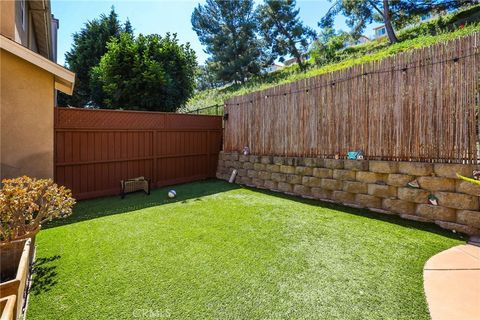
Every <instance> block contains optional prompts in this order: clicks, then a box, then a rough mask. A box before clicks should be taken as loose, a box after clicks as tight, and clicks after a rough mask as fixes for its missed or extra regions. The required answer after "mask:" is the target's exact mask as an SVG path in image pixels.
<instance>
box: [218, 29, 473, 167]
mask: <svg viewBox="0 0 480 320" xmlns="http://www.w3.org/2000/svg"><path fill="white" fill-rule="evenodd" d="M479 40H480V34H479V33H476V34H473V35H471V36H467V37H464V38H459V39H457V40H453V41H449V42H446V43H441V44H437V45H434V46H431V47H426V48H423V49H417V50H413V51H409V52H405V53H402V54H398V55H395V56H392V57H389V58H386V59H384V60H381V61H377V62H370V63H366V64H362V65H357V66H353V67H350V68H347V69H343V70H340V71H336V72H332V73H328V74H323V75H319V76H316V77H312V78H308V79H304V80H299V81H297V82H294V83H290V84H286V85H281V86H277V87H274V88H271V89H267V90H263V91H260V92H255V93H252V94H247V95H244V96H239V97H234V98H232V99H230V100H228V101H226V102H225V108H226V112H227V113H228V121H226V123H225V136H224V149H225V151H241V150H242V149H243V148H244V146H248V147H249V148H250V150H251V153H252V154H259V155H288V156H320V157H334V156H335V155H339V156H340V157H344V156H345V155H346V153H347V152H348V151H350V150H363V151H364V152H365V155H366V158H367V159H384V160H406V161H408V160H412V161H413V160H415V161H437V162H471V161H476V160H477V136H476V130H477V117H476V112H477V110H478V83H479V81H478V77H479V71H480V59H479V48H478V45H479Z"/></svg>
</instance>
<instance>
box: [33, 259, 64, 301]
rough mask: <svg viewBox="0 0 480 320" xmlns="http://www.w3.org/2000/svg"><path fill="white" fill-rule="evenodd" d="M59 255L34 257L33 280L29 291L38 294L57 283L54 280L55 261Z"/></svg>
mask: <svg viewBox="0 0 480 320" xmlns="http://www.w3.org/2000/svg"><path fill="white" fill-rule="evenodd" d="M59 259H60V256H59V255H54V256H51V257H48V258H36V259H35V262H34V263H33V266H32V275H33V282H32V286H31V287H30V293H33V294H34V295H39V294H40V293H42V292H46V291H49V290H50V289H51V288H52V287H53V286H54V285H56V284H57V280H55V278H56V276H57V271H56V270H57V265H56V264H57V263H58V262H57V263H55V261H57V260H59Z"/></svg>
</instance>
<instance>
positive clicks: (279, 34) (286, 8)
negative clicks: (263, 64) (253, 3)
mask: <svg viewBox="0 0 480 320" xmlns="http://www.w3.org/2000/svg"><path fill="white" fill-rule="evenodd" d="M299 12H300V10H299V9H297V8H296V1H295V0H266V1H265V2H264V4H261V5H259V6H258V8H257V20H258V24H259V29H260V34H261V35H262V37H263V38H264V40H265V43H267V44H268V45H269V46H270V52H271V54H272V55H273V58H274V59H276V58H278V57H280V60H281V61H282V60H283V59H284V57H285V56H286V55H291V56H293V57H295V58H296V60H297V63H298V66H299V67H300V69H301V70H305V68H306V64H305V62H304V61H303V55H304V53H306V52H307V49H308V46H309V44H310V43H311V41H312V40H314V39H315V36H316V34H315V31H313V30H312V29H310V28H309V27H307V26H305V25H304V24H303V23H302V21H301V20H300V18H299V16H298V13H299Z"/></svg>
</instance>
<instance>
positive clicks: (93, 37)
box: [59, 7, 133, 107]
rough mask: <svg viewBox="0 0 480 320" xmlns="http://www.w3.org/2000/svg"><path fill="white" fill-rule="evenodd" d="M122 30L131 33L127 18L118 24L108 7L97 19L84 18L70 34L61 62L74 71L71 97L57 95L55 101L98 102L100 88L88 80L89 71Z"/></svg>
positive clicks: (76, 104) (101, 97)
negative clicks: (80, 27) (74, 31)
mask: <svg viewBox="0 0 480 320" xmlns="http://www.w3.org/2000/svg"><path fill="white" fill-rule="evenodd" d="M122 32H129V33H133V29H132V26H131V24H130V22H129V21H127V23H126V24H125V26H122V24H121V23H120V21H119V19H118V15H117V13H116V12H115V9H114V8H113V7H112V9H111V11H110V13H109V14H108V15H105V14H102V15H100V17H99V18H98V19H94V20H92V21H88V22H87V23H85V25H84V27H83V28H82V29H81V30H80V31H79V32H77V33H75V34H73V45H72V48H71V49H70V51H68V52H67V53H66V54H65V62H66V64H67V67H68V68H69V69H70V70H72V71H73V72H75V74H76V79H75V88H74V92H73V95H72V96H71V97H69V96H66V95H59V104H66V103H68V104H71V105H74V106H77V107H82V106H85V105H87V104H92V103H93V104H95V105H97V106H101V105H102V101H103V92H102V89H101V88H99V87H96V86H95V85H92V84H91V83H90V76H91V75H90V73H91V70H92V68H93V67H95V66H96V65H97V64H98V63H99V62H100V58H101V57H102V56H103V55H104V54H105V52H107V43H108V42H109V41H110V40H111V39H112V38H119V36H120V34H121V33H122Z"/></svg>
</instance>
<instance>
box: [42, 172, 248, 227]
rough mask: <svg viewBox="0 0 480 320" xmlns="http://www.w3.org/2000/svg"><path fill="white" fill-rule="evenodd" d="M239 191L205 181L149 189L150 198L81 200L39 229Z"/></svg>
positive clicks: (222, 183) (129, 196)
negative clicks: (170, 194)
mask: <svg viewBox="0 0 480 320" xmlns="http://www.w3.org/2000/svg"><path fill="white" fill-rule="evenodd" d="M238 188H240V186H239V185H236V184H230V183H227V182H225V181H221V180H217V179H208V180H203V181H198V182H191V183H185V184H179V185H175V186H168V187H163V188H159V189H155V190H152V191H151V192H150V195H146V194H145V193H144V192H143V191H140V192H136V193H131V194H127V195H126V196H125V198H124V199H121V198H120V196H110V197H103V198H97V199H90V200H82V201H79V202H78V203H77V204H75V207H74V210H73V214H72V215H71V216H69V217H67V218H65V219H57V220H53V221H51V222H48V223H47V224H45V225H44V226H42V229H49V228H54V227H58V226H63V225H68V224H72V223H77V222H82V221H86V220H91V219H96V218H101V217H106V216H110V215H115V214H122V213H127V212H130V211H135V210H141V209H145V208H150V207H156V206H160V205H164V204H170V203H175V202H186V201H188V200H192V199H194V201H201V200H202V199H201V197H204V196H208V195H212V194H216V193H221V192H227V191H230V190H235V189H238ZM172 189H174V190H175V191H176V193H177V196H176V197H175V198H173V199H170V198H169V197H168V195H167V193H168V191H169V190H172Z"/></svg>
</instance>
